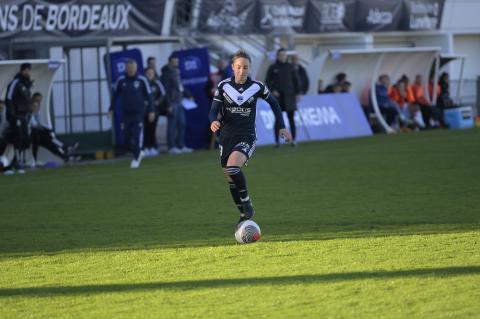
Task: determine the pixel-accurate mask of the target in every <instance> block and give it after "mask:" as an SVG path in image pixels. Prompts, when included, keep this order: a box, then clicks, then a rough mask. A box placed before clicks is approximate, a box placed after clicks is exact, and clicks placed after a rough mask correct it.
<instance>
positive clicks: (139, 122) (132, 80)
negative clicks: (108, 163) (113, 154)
mask: <svg viewBox="0 0 480 319" xmlns="http://www.w3.org/2000/svg"><path fill="white" fill-rule="evenodd" d="M117 99H119V100H120V101H121V105H122V111H123V123H122V129H123V131H124V134H125V143H126V146H127V147H129V148H130V150H131V151H132V152H133V160H132V162H131V164H130V167H131V168H138V167H140V162H141V160H142V157H143V152H142V151H141V148H142V146H143V120H144V117H145V111H146V112H147V113H148V120H149V121H150V122H153V121H154V119H155V113H154V108H153V103H152V96H151V90H150V85H149V84H148V81H147V79H146V78H145V77H144V76H143V75H138V74H137V63H136V62H135V61H134V60H129V61H128V62H127V64H126V72H125V75H122V76H120V77H119V78H118V80H117V82H116V84H115V87H114V92H113V98H112V103H111V105H110V109H109V116H112V113H113V107H114V105H115V103H116V101H117Z"/></svg>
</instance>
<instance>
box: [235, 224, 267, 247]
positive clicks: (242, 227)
mask: <svg viewBox="0 0 480 319" xmlns="http://www.w3.org/2000/svg"><path fill="white" fill-rule="evenodd" d="M260 235H261V232H260V226H258V225H257V223H255V222H254V221H253V220H246V221H244V222H241V223H240V224H238V226H237V230H236V231H235V239H236V240H237V242H238V243H240V244H249V243H254V242H256V241H258V240H260Z"/></svg>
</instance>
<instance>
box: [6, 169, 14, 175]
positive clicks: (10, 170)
mask: <svg viewBox="0 0 480 319" xmlns="http://www.w3.org/2000/svg"><path fill="white" fill-rule="evenodd" d="M13 174H15V171H14V170H13V169H11V168H9V169H7V170H6V171H3V175H13Z"/></svg>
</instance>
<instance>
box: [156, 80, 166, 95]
mask: <svg viewBox="0 0 480 319" xmlns="http://www.w3.org/2000/svg"><path fill="white" fill-rule="evenodd" d="M155 83H157V85H158V87H159V88H160V92H162V96H164V95H165V87H164V86H163V84H162V82H160V81H159V80H155Z"/></svg>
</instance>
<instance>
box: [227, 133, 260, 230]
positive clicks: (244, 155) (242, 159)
mask: <svg viewBox="0 0 480 319" xmlns="http://www.w3.org/2000/svg"><path fill="white" fill-rule="evenodd" d="M254 150H255V143H254V142H253V141H252V142H240V143H238V144H237V145H235V147H234V148H233V151H232V152H231V154H229V155H228V160H227V164H226V166H225V167H224V173H225V175H226V177H227V180H228V181H229V182H230V181H231V182H233V184H235V188H236V190H237V192H238V195H239V197H240V203H241V205H242V213H241V214H240V220H239V222H241V221H243V220H246V219H250V218H252V217H253V215H254V214H255V210H254V209H253V206H252V201H251V199H250V196H249V194H248V188H247V181H246V178H245V175H244V174H243V172H242V170H241V168H242V167H243V165H245V163H246V162H247V160H248V159H249V158H250V156H251V155H252V154H253V151H254Z"/></svg>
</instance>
